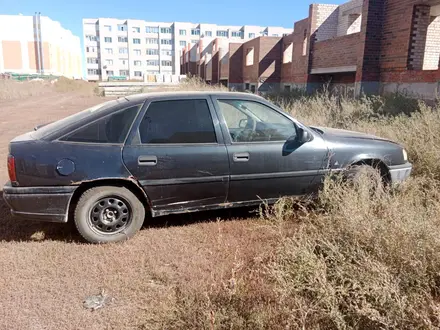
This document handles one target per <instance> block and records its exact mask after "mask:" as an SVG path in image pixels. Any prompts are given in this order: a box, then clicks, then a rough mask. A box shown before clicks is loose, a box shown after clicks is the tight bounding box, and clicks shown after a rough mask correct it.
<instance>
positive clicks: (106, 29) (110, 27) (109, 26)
mask: <svg viewBox="0 0 440 330" xmlns="http://www.w3.org/2000/svg"><path fill="white" fill-rule="evenodd" d="M104 31H107V32H112V26H111V25H104Z"/></svg>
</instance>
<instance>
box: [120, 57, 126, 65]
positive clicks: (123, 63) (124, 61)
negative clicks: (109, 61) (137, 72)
mask: <svg viewBox="0 0 440 330" xmlns="http://www.w3.org/2000/svg"><path fill="white" fill-rule="evenodd" d="M119 63H121V65H127V64H128V60H127V59H126V58H120V59H119Z"/></svg>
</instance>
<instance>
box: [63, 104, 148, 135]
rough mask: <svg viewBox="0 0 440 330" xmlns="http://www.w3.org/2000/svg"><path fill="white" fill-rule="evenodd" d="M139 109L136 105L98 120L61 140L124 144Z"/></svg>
mask: <svg viewBox="0 0 440 330" xmlns="http://www.w3.org/2000/svg"><path fill="white" fill-rule="evenodd" d="M139 108H140V105H136V106H133V107H130V108H127V109H124V110H121V111H118V112H116V113H113V114H111V115H108V116H106V117H104V118H101V119H98V120H96V121H94V122H93V123H91V124H88V125H86V126H85V127H82V128H80V129H78V130H76V131H74V132H73V133H71V134H69V135H68V136H66V137H65V138H63V139H61V140H62V141H70V142H83V143H123V142H124V141H125V138H126V137H127V134H128V131H129V130H130V127H131V125H132V123H133V120H134V118H135V117H136V114H137V113H138V111H139Z"/></svg>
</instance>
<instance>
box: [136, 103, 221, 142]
mask: <svg viewBox="0 0 440 330" xmlns="http://www.w3.org/2000/svg"><path fill="white" fill-rule="evenodd" d="M139 134H140V138H141V142H142V143H145V144H187V143H216V142H217V138H216V135H215V130H214V124H213V121H212V117H211V113H210V110H209V106H208V102H207V101H206V100H175V101H174V100H172V101H157V102H152V103H151V104H150V106H149V107H148V109H147V112H146V113H145V117H144V118H143V119H142V122H141V124H140V125H139Z"/></svg>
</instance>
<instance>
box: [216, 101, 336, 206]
mask: <svg viewBox="0 0 440 330" xmlns="http://www.w3.org/2000/svg"><path fill="white" fill-rule="evenodd" d="M213 101H214V104H215V107H216V109H217V113H218V116H219V119H220V122H221V126H222V129H223V133H224V136H225V142H226V147H227V150H228V157H229V162H230V173H231V175H230V187H229V193H228V202H232V203H237V202H258V201H261V199H277V198H279V197H282V196H296V195H304V194H307V193H310V192H313V191H315V190H316V189H318V186H319V185H320V183H321V179H322V177H323V175H324V174H325V173H326V168H327V155H328V149H327V146H326V143H325V141H324V140H323V139H322V138H321V137H320V136H319V135H317V134H316V135H313V140H312V141H309V142H307V143H300V142H299V141H298V140H297V139H296V136H297V135H298V130H299V128H298V126H297V124H296V123H295V122H294V121H293V120H292V119H291V118H289V117H288V116H286V114H283V113H282V112H281V111H278V110H276V109H275V108H274V107H272V106H271V104H270V103H268V102H266V101H264V100H260V99H259V98H258V99H257V98H253V99H246V98H243V99H240V98H238V97H236V96H231V97H229V98H228V97H226V96H225V97H223V96H222V97H221V98H220V97H213ZM310 133H311V134H313V133H312V132H311V131H310Z"/></svg>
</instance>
